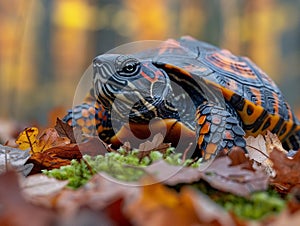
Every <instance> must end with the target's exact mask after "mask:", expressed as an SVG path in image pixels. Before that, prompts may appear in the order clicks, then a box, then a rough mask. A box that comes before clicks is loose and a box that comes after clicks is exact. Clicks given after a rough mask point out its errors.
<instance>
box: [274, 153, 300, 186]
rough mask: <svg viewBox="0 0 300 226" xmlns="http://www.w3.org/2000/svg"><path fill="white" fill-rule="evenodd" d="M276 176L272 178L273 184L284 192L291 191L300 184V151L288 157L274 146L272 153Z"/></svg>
mask: <svg viewBox="0 0 300 226" xmlns="http://www.w3.org/2000/svg"><path fill="white" fill-rule="evenodd" d="M270 159H271V161H272V162H273V168H274V169H275V171H276V177H275V178H272V180H271V184H273V185H275V186H276V187H277V188H278V189H279V190H281V191H282V192H289V191H290V190H291V189H292V188H293V187H294V186H296V185H299V184H300V152H297V153H296V154H295V155H294V156H293V158H289V157H287V155H286V154H285V153H283V152H282V151H280V150H278V149H277V148H274V149H273V151H272V152H271V154H270Z"/></svg>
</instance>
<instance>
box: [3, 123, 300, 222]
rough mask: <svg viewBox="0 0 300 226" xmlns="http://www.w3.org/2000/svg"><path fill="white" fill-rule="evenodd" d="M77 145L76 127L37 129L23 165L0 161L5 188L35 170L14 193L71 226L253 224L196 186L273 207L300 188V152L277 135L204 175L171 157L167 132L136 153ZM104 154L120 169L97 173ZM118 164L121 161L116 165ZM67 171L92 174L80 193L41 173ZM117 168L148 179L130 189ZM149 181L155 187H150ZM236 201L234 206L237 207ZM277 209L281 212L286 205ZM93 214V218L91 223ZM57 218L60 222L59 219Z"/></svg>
mask: <svg viewBox="0 0 300 226" xmlns="http://www.w3.org/2000/svg"><path fill="white" fill-rule="evenodd" d="M75 141H76V139H75V136H74V132H73V130H72V127H71V126H69V125H67V124H66V123H64V122H62V121H61V120H59V119H58V120H57V125H56V126H55V128H49V129H47V130H45V131H44V132H43V133H42V134H41V135H39V136H38V131H37V130H36V129H35V128H34V127H32V128H27V129H25V130H24V131H23V132H22V133H21V134H20V136H19V137H18V139H17V144H18V145H19V147H18V148H17V149H13V151H16V153H18V155H19V158H20V159H21V160H19V161H20V162H19V163H18V164H15V166H17V167H10V165H9V164H8V161H7V158H6V157H5V153H4V159H3V158H0V160H1V162H0V169H1V167H2V169H5V170H4V171H5V172H6V171H7V169H9V171H8V172H6V173H4V171H3V173H4V174H3V177H2V176H1V178H0V183H1V181H2V183H5V184H9V183H7V180H9V179H8V176H7V175H12V174H11V171H10V170H11V168H15V169H16V170H17V171H21V172H22V171H23V170H22V167H25V166H27V171H26V172H27V173H23V174H25V175H27V174H28V171H30V170H31V168H30V170H28V169H29V166H32V165H34V167H33V170H32V171H31V174H35V175H31V176H29V177H27V178H23V179H20V180H19V181H20V182H19V183H17V182H14V183H15V184H14V185H9V186H13V187H15V188H16V187H17V189H15V192H16V193H17V194H18V197H20V200H22V201H21V202H22V203H26V204H24V205H29V206H30V208H37V209H38V211H42V212H46V213H48V212H49V213H50V215H51V214H52V212H53V211H54V213H56V214H57V213H59V214H58V215H59V217H58V218H57V217H56V218H55V221H59V222H60V223H61V222H64V223H65V222H68V223H71V224H72V223H75V221H76V220H80V221H82V222H85V223H86V222H91V221H93V220H94V222H93V223H95V222H96V220H102V221H103V222H107V224H108V225H109V224H111V225H113V224H114V225H115V224H117V225H153V223H155V225H166V224H167V223H168V224H170V222H171V223H172V225H192V224H193V225H194V224H198V225H251V224H252V223H251V221H250V220H249V219H246V218H247V217H246V218H243V217H241V215H239V214H238V213H237V212H234V211H233V212H231V211H230V212H227V211H226V210H225V209H227V210H233V209H230V208H229V209H228V208H225V207H223V208H222V207H221V206H219V204H217V203H216V202H215V201H214V200H215V199H214V196H215V195H214V196H211V195H208V194H204V193H203V190H202V191H201V190H198V189H195V186H194V185H196V184H199V183H200V184H201V183H208V184H209V186H211V187H212V189H213V190H216V191H217V192H219V193H218V194H222V195H223V194H226V195H231V196H232V197H240V198H242V199H245V200H247V199H249V200H253V197H254V195H255V193H257V192H264V193H262V194H263V195H260V196H259V195H256V197H264V198H260V199H258V200H261V202H263V203H264V202H266V200H267V199H269V202H268V203H269V204H270V203H271V200H275V201H274V202H276V200H279V199H276V198H275V199H272V198H268V196H267V193H266V192H267V189H269V188H270V187H275V188H276V190H277V191H278V192H279V194H282V195H285V194H287V193H291V191H295V189H296V188H297V186H299V178H300V175H299V173H298V172H300V170H299V168H300V166H299V163H298V162H299V158H300V155H298V154H297V153H296V154H295V155H294V156H293V157H288V156H287V151H285V150H284V149H283V148H282V145H281V143H280V141H279V140H278V138H276V136H274V135H273V134H271V133H268V134H267V135H266V136H265V137H262V136H258V137H257V138H252V137H250V138H248V139H247V149H248V151H249V153H248V154H246V155H245V154H244V153H243V152H240V151H239V150H238V151H232V152H230V153H229V154H228V155H227V156H220V157H218V158H216V159H215V160H214V161H213V162H212V163H211V164H210V165H209V166H208V167H207V168H205V169H204V170H203V168H201V162H199V161H198V162H195V161H192V164H188V162H189V160H186V159H185V157H184V156H182V155H180V154H176V153H172V148H171V147H170V144H165V143H163V139H162V136H161V135H160V134H157V135H156V136H154V138H153V140H152V141H147V142H145V143H144V144H141V145H140V147H139V149H138V150H136V149H132V148H131V147H130V144H128V143H127V144H126V145H125V146H123V147H121V148H120V149H119V150H113V149H112V148H111V147H110V146H109V145H107V144H105V143H104V142H103V141H101V140H99V139H98V138H93V137H88V138H86V139H85V142H81V143H76V142H75ZM278 141H279V142H278ZM3 147H5V148H3V151H5V150H6V149H8V148H10V147H6V146H3ZM20 149H22V150H25V149H29V151H28V150H27V151H22V150H20ZM187 149H188V148H187ZM10 150H12V149H10ZM29 152H30V154H29ZM24 153H27V154H24ZM83 153H84V154H89V155H90V157H85V156H83ZM0 156H2V155H0ZM21 156H23V157H21ZM25 156H27V157H25ZM99 156H100V157H99ZM101 156H102V157H101ZM105 156H113V158H111V160H112V159H114V161H112V162H114V164H112V162H111V163H109V164H112V165H111V166H108V165H106V166H104V168H105V167H108V168H107V170H106V171H105V170H104V171H103V170H100V171H97V167H99V165H101V164H102V163H103V162H106V164H107V162H109V161H111V160H108V159H109V158H108V159H107V158H106V157H105ZM28 157H29V158H28ZM89 158H90V159H89ZM94 158H95V159H97V158H98V160H97V161H98V162H96V163H97V164H96V165H93V161H94ZM99 158H100V159H102V160H99ZM120 159H121V160H120ZM10 161H11V160H10ZM73 161H79V162H81V163H80V164H79V165H81V166H80V167H79V168H77V170H76V168H72V165H70V164H71V163H72V162H73ZM95 161H96V160H95ZM115 161H119V163H118V164H117V165H116V164H115V163H116V162H115ZM94 163H95V162H94ZM132 163H133V165H132ZM170 163H171V164H170ZM199 164H200V165H199ZM8 165H9V167H8ZM11 165H13V164H11ZM62 166H64V167H70V169H69V170H75V171H74V173H78V172H77V171H79V174H80V172H81V175H83V174H82V173H84V172H90V176H89V177H88V178H87V180H86V182H84V183H82V184H81V185H80V187H79V188H77V189H75V190H74V189H70V188H68V187H67V184H68V183H69V182H70V180H71V178H68V177H67V179H66V180H65V181H61V180H56V179H54V178H49V177H47V176H45V175H42V174H40V172H41V171H42V170H47V171H49V170H50V171H49V172H51V170H53V169H57V170H58V171H59V170H60V169H59V168H61V167H62ZM188 166H189V167H188ZM82 167H83V168H82ZM118 167H120V169H121V170H120V171H115V172H114V173H113V174H119V173H120V172H121V171H122V169H123V171H124V169H125V168H129V169H130V170H131V173H129V175H130V174H135V173H134V172H142V173H141V176H140V177H137V179H135V180H136V181H135V183H132V182H129V181H126V183H124V180H123V179H124V178H125V179H126V177H128V175H125V177H120V178H119V179H116V178H115V177H113V176H112V171H114V170H115V169H116V168H118ZM124 167H125V168H124ZM25 168H26V167H25ZM100 168H101V167H100ZM83 171H84V172H83ZM61 172H63V171H61ZM5 175H6V176H5ZM145 180H148V181H149V180H150V181H152V182H151V183H150V184H148V185H146V184H145ZM18 184H19V185H18ZM200 184H199V185H200ZM178 186H179V187H178ZM197 186H198V185H197ZM197 186H196V187H197ZM201 186H202V185H201ZM178 188H179V190H178ZM0 192H1V190H0ZM208 193H209V192H208ZM253 194H254V195H253ZM258 194H259V193H258ZM291 194H292V193H291ZM294 194H295V195H294V196H293V197H297V195H296V194H297V193H294ZM222 195H221V196H222ZM0 197H1V199H0V202H1V203H2V201H3V200H4V201H5V202H6V203H9V204H12V203H13V200H10V199H9V197H5V198H4V197H3V196H0ZM225 197H227V196H225ZM234 200H238V199H237V198H234ZM256 200H257V198H256ZM264 200H265V201H264ZM297 200H298V199H297V198H294V199H292V201H291V200H290V201H284V200H283V199H282V203H285V202H287V206H288V207H287V208H286V209H285V210H284V211H283V212H282V213H281V214H280V215H279V216H278V217H276V216H275V215H272V216H271V217H265V218H263V219H262V220H261V221H256V223H255V224H256V225H265V224H266V225H267V224H271V223H272V224H273V223H274V225H280V224H279V223H278V222H281V221H282V219H285V217H286V216H289V215H291V214H292V213H291V212H292V210H293V211H294V212H295V213H297V212H298V211H297V210H298V209H300V208H298V206H300V204H298V201H297ZM10 202H11V203H10ZM234 202H236V201H234ZM234 202H233V203H232V204H231V205H234ZM243 202H244V201H243ZM243 202H242V203H243ZM279 202H280V201H279ZM242 205H243V206H244V205H248V204H247V203H245V204H242ZM278 205H279V206H278V209H280V208H282V206H284V204H278ZM291 206H292V207H293V208H292V207H291ZM224 208H225V209H224ZM271 208H272V206H271ZM199 210H201V211H199ZM212 210H213V211H212ZM116 213H117V214H116ZM295 213H293V214H295ZM89 215H90V216H92V217H90V218H89V217H87V216H89ZM295 216H296V215H295ZM3 217H4V218H3ZM5 217H7V216H6V215H5V214H4V215H3V214H1V213H0V222H1V220H3V219H4V220H5V219H6V218H5ZM286 218H288V217H286ZM47 219H48V218H47ZM50 219H51V220H53V219H52V215H51V217H50ZM225 219H226V220H225ZM294 219H295V218H293V220H294ZM296 219H297V218H296ZM287 221H288V220H287ZM45 222H47V220H45ZM12 225H21V224H19V223H16V224H12ZM44 225H47V224H44Z"/></svg>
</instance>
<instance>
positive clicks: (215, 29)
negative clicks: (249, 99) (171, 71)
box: [0, 0, 300, 126]
mask: <svg viewBox="0 0 300 226" xmlns="http://www.w3.org/2000/svg"><path fill="white" fill-rule="evenodd" d="M299 12H300V0H185V1H182V0H165V1H161V0H142V1H141V0H52V1H51V0H9V1H7V0H0V29H1V35H0V97H1V98H0V106H1V108H0V118H1V119H2V120H3V119H5V120H8V119H13V120H17V121H20V122H28V123H29V122H30V123H32V122H34V123H38V124H41V125H46V124H47V123H48V121H49V120H48V118H49V112H52V114H57V115H59V116H62V114H63V113H62V112H63V111H65V110H66V109H68V108H70V107H71V106H72V102H73V95H74V92H75V88H76V86H77V83H78V81H79V80H80V78H81V76H82V74H83V73H84V71H85V70H86V68H87V67H88V66H89V65H90V63H91V61H92V59H93V58H94V57H95V56H96V55H99V54H101V53H104V52H106V51H108V50H110V49H112V48H114V47H116V46H118V45H120V44H124V43H127V42H132V41H137V40H165V39H167V38H170V37H172V38H178V37H180V36H182V35H192V36H194V37H195V38H197V39H200V40H204V41H207V42H210V43H212V44H215V45H218V46H221V47H223V48H226V49H229V50H231V51H232V52H233V53H234V54H239V55H246V56H248V57H250V58H251V59H252V60H253V61H254V62H256V63H257V64H258V65H259V66H260V67H261V68H262V69H263V70H264V71H266V72H267V74H268V75H269V76H270V77H272V78H273V79H274V80H275V81H276V82H277V84H278V85H279V87H280V88H281V89H282V91H283V93H284V94H285V97H286V99H288V101H289V102H290V104H291V105H292V107H293V108H294V109H297V112H300V99H299V96H300V87H299V84H300V68H299V66H300V13H299ZM53 109H55V110H53ZM298 115H299V113H298ZM0 126H1V125H0Z"/></svg>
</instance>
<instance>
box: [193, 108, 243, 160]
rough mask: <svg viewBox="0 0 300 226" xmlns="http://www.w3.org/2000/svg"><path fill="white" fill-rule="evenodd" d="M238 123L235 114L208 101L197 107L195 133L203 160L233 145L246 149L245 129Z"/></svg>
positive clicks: (228, 149) (229, 148)
mask: <svg viewBox="0 0 300 226" xmlns="http://www.w3.org/2000/svg"><path fill="white" fill-rule="evenodd" d="M239 123H240V122H239V120H238V118H237V115H234V114H233V113H230V112H229V111H228V110H226V109H225V108H222V107H219V106H216V105H213V104H210V103H204V104H202V105H200V106H199V107H198V109H197V116H196V133H197V143H198V148H199V149H200V151H201V154H202V158H203V161H207V160H209V159H211V158H213V157H214V156H216V155H217V154H218V153H219V152H220V151H221V150H222V149H224V150H226V151H230V150H231V148H232V147H234V146H238V147H241V148H243V149H244V150H245V151H246V149H245V147H246V141H245V139H244V135H245V131H244V130H243V129H242V127H241V126H240V124H239Z"/></svg>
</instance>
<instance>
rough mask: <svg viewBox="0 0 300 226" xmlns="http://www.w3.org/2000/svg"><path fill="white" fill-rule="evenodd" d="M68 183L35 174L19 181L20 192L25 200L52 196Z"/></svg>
mask: <svg viewBox="0 0 300 226" xmlns="http://www.w3.org/2000/svg"><path fill="white" fill-rule="evenodd" d="M67 184H68V181H62V180H57V179H55V178H50V177H47V176H46V175H43V174H35V175H31V176H29V177H26V178H24V179H23V180H22V181H21V185H20V186H21V188H22V192H23V193H24V195H25V196H26V198H27V199H28V198H30V197H35V196H46V195H53V194H56V193H57V192H59V191H61V190H62V189H63V188H64V187H65V186H66V185H67Z"/></svg>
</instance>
